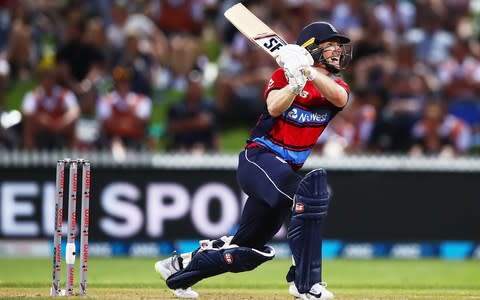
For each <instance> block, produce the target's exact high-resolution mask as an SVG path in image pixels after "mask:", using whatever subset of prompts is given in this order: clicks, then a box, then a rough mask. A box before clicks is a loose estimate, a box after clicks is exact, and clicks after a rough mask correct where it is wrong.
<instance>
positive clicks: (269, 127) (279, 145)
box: [247, 69, 350, 168]
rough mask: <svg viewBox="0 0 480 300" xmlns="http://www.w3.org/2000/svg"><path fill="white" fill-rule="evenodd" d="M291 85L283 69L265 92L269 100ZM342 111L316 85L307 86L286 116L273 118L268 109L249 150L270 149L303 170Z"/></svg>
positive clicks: (342, 82) (344, 86)
mask: <svg viewBox="0 0 480 300" xmlns="http://www.w3.org/2000/svg"><path fill="white" fill-rule="evenodd" d="M334 80H335V82H337V83H338V84H339V85H340V86H342V87H343V88H344V89H345V90H346V91H347V93H349V94H350V87H349V86H348V84H347V83H345V82H344V81H343V80H342V79H340V78H335V79H334ZM287 84H288V81H287V79H286V77H285V74H284V71H283V69H277V70H275V71H274V72H273V74H272V77H271V79H270V81H269V82H268V86H267V87H266V89H265V94H264V95H265V99H266V98H267V96H268V93H269V92H270V91H272V90H278V89H281V88H283V87H284V86H286V85H287ZM341 110H342V108H339V107H336V106H335V105H333V104H332V103H330V102H329V101H328V99H326V98H325V97H324V96H323V95H322V93H321V92H320V91H319V90H317V89H316V88H315V86H314V85H313V83H311V82H307V84H306V85H305V87H304V89H303V91H302V93H300V95H298V96H296V97H295V99H294V101H293V103H292V105H291V106H290V107H289V108H288V109H287V110H286V111H285V112H284V113H283V114H282V115H280V116H278V117H272V116H271V115H270V114H269V113H268V110H267V109H266V108H265V110H264V111H263V112H262V114H261V115H260V117H259V119H258V121H257V124H256V125H255V127H254V128H253V129H252V132H251V135H250V137H249V139H248V141H247V143H248V145H247V147H252V146H253V147H255V146H262V147H265V148H268V149H270V150H271V151H272V152H274V153H276V154H277V155H278V156H279V157H281V158H282V159H284V160H285V161H287V162H288V163H289V164H290V165H292V166H293V167H294V168H301V167H302V166H303V164H304V162H305V161H306V160H307V158H308V156H309V155H310V153H311V152H312V148H313V147H314V146H315V144H316V143H317V139H318V137H319V136H320V135H321V134H322V132H323V131H324V130H325V128H326V127H327V125H328V122H330V121H331V120H332V119H333V117H334V116H335V115H336V114H337V113H338V112H339V111H341Z"/></svg>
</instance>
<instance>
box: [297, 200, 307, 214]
mask: <svg viewBox="0 0 480 300" xmlns="http://www.w3.org/2000/svg"><path fill="white" fill-rule="evenodd" d="M304 211H305V206H304V205H303V203H302V202H296V203H295V213H297V214H302V213H303V212H304Z"/></svg>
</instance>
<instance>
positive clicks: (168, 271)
mask: <svg viewBox="0 0 480 300" xmlns="http://www.w3.org/2000/svg"><path fill="white" fill-rule="evenodd" d="M181 269H183V265H182V257H181V256H180V255H177V254H176V253H174V254H173V255H172V256H170V257H167V258H165V259H163V260H159V261H157V262H156V263H155V271H157V273H158V274H160V276H162V278H163V279H164V280H167V278H168V277H170V275H172V274H174V273H177V272H178V271H180V270H181Z"/></svg>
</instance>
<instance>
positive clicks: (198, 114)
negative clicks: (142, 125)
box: [167, 71, 219, 152]
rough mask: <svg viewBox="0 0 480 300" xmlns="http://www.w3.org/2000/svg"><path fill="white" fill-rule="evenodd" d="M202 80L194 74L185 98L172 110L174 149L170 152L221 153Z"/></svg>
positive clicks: (169, 114)
mask: <svg viewBox="0 0 480 300" xmlns="http://www.w3.org/2000/svg"><path fill="white" fill-rule="evenodd" d="M201 79H202V78H201V75H200V73H199V72H198V71H192V72H191V73H190V75H189V76H188V81H187V82H188V85H187V93H186V95H185V98H184V99H183V101H181V102H178V103H176V104H174V105H173V106H172V107H171V108H170V110H169V113H168V124H167V133H168V134H169V135H170V136H171V145H170V146H169V147H168V150H180V151H187V152H205V151H218V149H219V147H218V134H217V127H216V123H215V112H214V107H213V101H212V100H211V99H208V98H206V97H205V95H204V90H203V87H202V82H201Z"/></svg>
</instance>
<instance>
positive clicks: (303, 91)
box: [298, 90, 308, 98]
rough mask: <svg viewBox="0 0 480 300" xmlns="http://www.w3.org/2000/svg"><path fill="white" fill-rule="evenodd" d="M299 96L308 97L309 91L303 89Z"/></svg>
mask: <svg viewBox="0 0 480 300" xmlns="http://www.w3.org/2000/svg"><path fill="white" fill-rule="evenodd" d="M298 96H300V97H302V98H307V97H308V92H307V91H305V90H302V91H301V92H300V94H298Z"/></svg>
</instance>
